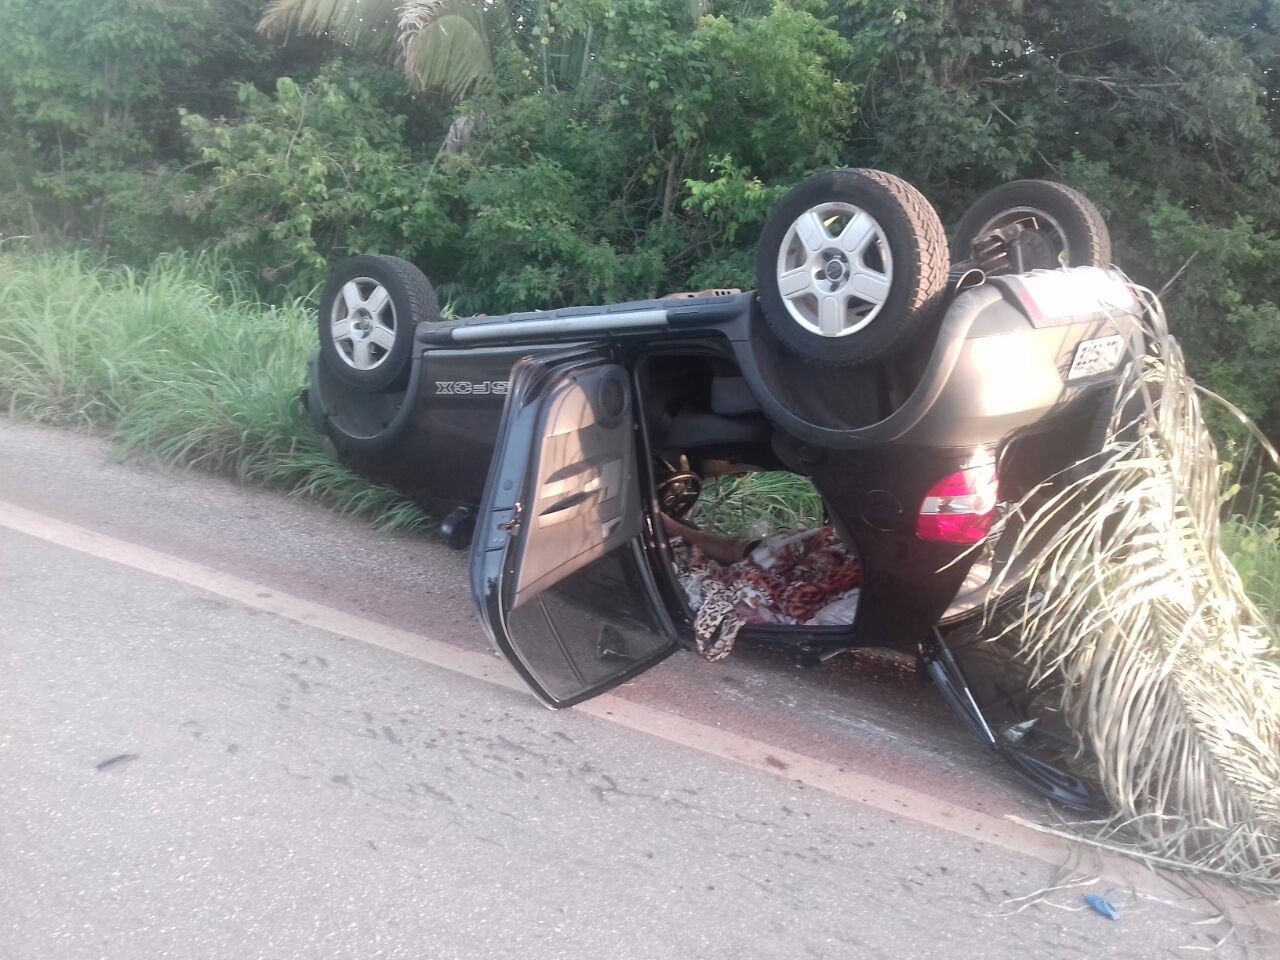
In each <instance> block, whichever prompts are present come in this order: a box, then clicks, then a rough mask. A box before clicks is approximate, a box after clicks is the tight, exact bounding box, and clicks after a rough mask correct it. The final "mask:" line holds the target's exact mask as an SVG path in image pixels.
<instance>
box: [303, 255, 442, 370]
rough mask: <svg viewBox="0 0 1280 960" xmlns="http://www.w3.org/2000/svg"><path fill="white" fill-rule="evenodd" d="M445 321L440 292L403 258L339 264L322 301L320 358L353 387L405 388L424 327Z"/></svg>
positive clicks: (376, 257) (362, 258)
mask: <svg viewBox="0 0 1280 960" xmlns="http://www.w3.org/2000/svg"><path fill="white" fill-rule="evenodd" d="M439 319H440V307H439V305H438V304H437V303H436V294H435V290H433V289H432V287H431V283H430V281H428V280H427V278H426V277H425V276H424V275H423V273H422V271H421V270H419V269H418V268H417V267H415V266H414V265H413V264H411V263H409V262H408V261H407V260H401V259H400V258H399V257H388V256H382V255H378V254H365V255H362V256H358V257H352V258H351V259H350V260H347V261H345V262H343V263H340V264H339V265H338V266H337V267H336V268H334V270H333V272H332V273H331V274H330V276H329V283H328V285H327V286H326V287H325V290H324V296H323V297H321V299H320V316H319V326H320V354H321V356H322V357H323V358H324V362H325V365H326V366H328V368H329V369H330V370H332V371H333V373H334V375H335V376H336V377H337V378H338V379H339V380H341V381H342V382H343V383H345V384H347V385H348V386H350V387H352V388H354V389H356V390H361V391H364V392H366V393H381V392H385V391H393V390H399V389H403V388H404V385H405V381H406V380H407V378H408V374H409V361H410V359H411V357H412V354H413V332H414V328H416V327H417V325H418V324H419V323H422V322H424V321H426V322H429V323H434V322H437V321H439Z"/></svg>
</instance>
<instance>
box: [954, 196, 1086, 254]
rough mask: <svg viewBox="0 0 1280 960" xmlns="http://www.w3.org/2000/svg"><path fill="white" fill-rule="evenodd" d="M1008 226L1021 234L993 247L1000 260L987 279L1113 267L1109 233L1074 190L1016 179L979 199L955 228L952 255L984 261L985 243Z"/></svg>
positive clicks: (1016, 233)
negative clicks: (1111, 265)
mask: <svg viewBox="0 0 1280 960" xmlns="http://www.w3.org/2000/svg"><path fill="white" fill-rule="evenodd" d="M1011 227H1021V229H1019V230H1016V231H1013V234H1014V235H1013V238H1012V239H1011V240H1009V241H1008V242H1007V243H1004V244H996V249H998V250H999V255H998V258H997V259H995V260H993V261H992V262H990V263H984V264H983V269H984V270H985V271H986V272H987V273H989V274H1002V273H1025V272H1026V271H1028V270H1054V269H1057V268H1059V267H1105V266H1108V265H1109V264H1110V263H1111V233H1110V231H1108V230H1107V225H1106V223H1105V222H1104V221H1103V219H1102V214H1101V213H1100V212H1099V210H1098V208H1097V207H1096V206H1094V205H1093V202H1092V201H1091V200H1089V198H1088V197H1086V196H1085V195H1084V194H1083V193H1080V192H1079V191H1078V190H1073V189H1071V188H1070V187H1068V186H1065V185H1063V184H1061V183H1053V182H1052V181H1049V180H1015V181H1013V182H1012V183H1006V184H1002V185H1001V186H998V187H996V188H995V189H994V190H990V191H988V192H987V193H985V194H983V195H982V196H981V197H979V198H978V200H977V201H976V202H975V203H974V204H973V206H971V207H970V208H969V209H968V210H967V211H966V212H965V215H964V216H963V217H961V218H960V223H959V224H958V225H957V226H956V232H955V237H954V239H953V242H952V255H953V257H954V258H955V259H956V261H961V260H968V259H970V258H974V257H977V258H978V259H983V256H982V255H983V251H984V249H985V246H986V244H987V241H988V238H992V237H996V236H998V235H999V234H1000V233H1001V231H1007V230H1008V228H1011Z"/></svg>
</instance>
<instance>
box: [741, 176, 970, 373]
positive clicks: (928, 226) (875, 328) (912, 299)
mask: <svg viewBox="0 0 1280 960" xmlns="http://www.w3.org/2000/svg"><path fill="white" fill-rule="evenodd" d="M948 268H949V263H948V257H947V242H946V233H945V232H944V230H943V228H942V223H941V222H940V221H939V220H938V214H937V213H936V212H935V211H934V209H933V207H932V206H931V205H930V204H929V202H928V201H927V200H926V199H925V198H924V197H923V196H922V195H921V194H920V192H919V191H918V190H916V189H915V188H914V187H913V186H911V185H910V184H909V183H907V182H906V181H904V180H900V179H898V178H897V177H895V176H892V175H890V174H887V173H882V172H881V171H879V170H830V171H827V172H826V173H820V174H818V175H817V176H815V177H810V178H809V179H808V180H804V181H802V182H801V183H799V184H797V185H796V186H795V187H794V188H793V189H792V190H791V191H790V192H789V193H788V194H787V195H786V196H784V197H783V198H782V200H781V201H780V202H779V203H778V205H777V206H776V207H775V208H774V210H773V212H772V213H771V214H770V215H769V219H768V221H766V223H765V225H764V229H763V230H762V231H761V234H760V249H759V253H758V257H757V261H756V276H757V281H758V283H759V292H758V296H759V298H760V305H761V307H762V309H763V312H764V317H765V321H766V322H767V323H768V324H769V328H770V329H771V330H772V331H773V332H774V334H776V335H777V337H778V339H779V340H781V341H782V342H783V344H785V345H786V346H787V347H788V348H790V349H791V350H792V351H793V352H795V353H797V354H799V355H801V356H803V357H808V358H809V359H811V360H816V361H818V362H819V363H826V364H839V365H847V364H859V363H870V362H872V361H875V360H879V359H881V358H883V357H886V356H889V355H891V354H893V353H896V352H898V351H899V350H902V349H903V348H904V347H906V346H907V345H908V344H909V343H911V341H912V339H913V338H914V337H915V336H916V335H917V334H918V333H919V332H920V331H921V329H922V328H923V327H924V325H925V324H926V322H927V321H928V320H929V319H930V317H931V315H932V313H933V311H934V309H935V307H936V306H937V304H938V302H939V300H940V299H941V296H942V294H943V291H944V290H945V288H946V282H947V270H948Z"/></svg>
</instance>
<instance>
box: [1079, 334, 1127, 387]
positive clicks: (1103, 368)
mask: <svg viewBox="0 0 1280 960" xmlns="http://www.w3.org/2000/svg"><path fill="white" fill-rule="evenodd" d="M1122 353H1124V337H1120V336H1112V337H1099V338H1098V339H1097V340H1084V341H1082V342H1081V343H1080V346H1078V347H1076V356H1075V359H1074V360H1072V361H1071V370H1070V371H1068V373H1067V380H1068V381H1070V380H1083V379H1084V378H1085V377H1096V376H1097V375H1098V374H1100V373H1110V372H1111V371H1112V370H1114V369H1115V368H1116V364H1117V363H1119V362H1120V355H1121V354H1122Z"/></svg>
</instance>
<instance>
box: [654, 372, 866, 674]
mask: <svg viewBox="0 0 1280 960" xmlns="http://www.w3.org/2000/svg"><path fill="white" fill-rule="evenodd" d="M842 374H843V372H842ZM636 394H637V397H638V403H639V406H640V408H641V410H642V418H641V420H642V429H643V430H644V432H645V436H646V438H647V440H648V447H649V451H650V453H651V454H652V457H651V461H650V465H649V466H650V471H651V476H650V489H652V490H653V491H654V496H655V499H656V500H657V503H658V507H659V509H660V510H661V511H662V512H663V513H664V514H666V515H667V516H669V517H671V518H673V519H676V520H678V521H680V522H681V523H682V524H684V525H687V526H691V527H694V528H695V529H698V528H700V527H701V526H702V522H703V521H704V520H705V516H706V511H705V510H700V509H699V506H698V503H699V497H698V493H699V490H701V491H702V497H703V498H704V501H703V502H704V503H705V498H707V497H712V496H714V495H715V493H714V490H713V485H716V483H717V478H721V477H732V476H737V475H743V474H748V473H755V472H765V471H785V472H791V473H799V471H797V470H794V469H792V467H791V466H789V465H788V464H787V463H786V462H784V460H783V459H782V457H781V456H780V455H779V453H778V451H777V450H776V449H775V447H774V444H773V434H774V428H773V425H772V424H771V423H770V422H769V420H768V419H767V418H766V417H765V415H764V413H763V412H762V411H761V409H760V407H759V405H758V404H757V403H756V401H755V398H754V397H753V396H752V394H751V392H750V390H749V389H748V387H747V384H746V382H745V380H744V379H743V377H742V375H741V373H740V371H739V370H738V369H737V367H736V365H735V364H734V363H733V362H732V361H731V360H729V359H727V358H725V357H723V356H722V355H719V354H713V353H710V352H707V353H703V354H699V353H691V352H689V351H687V350H681V351H674V350H669V351H656V352H654V353H652V354H649V355H648V356H646V357H644V358H643V359H642V360H641V361H640V362H639V363H638V364H637V366H636ZM654 527H655V530H656V531H657V538H658V540H659V550H660V553H661V554H662V555H663V556H664V558H665V559H666V560H667V563H666V566H667V568H668V570H669V571H670V574H671V578H672V581H673V583H672V586H674V587H675V588H676V594H677V595H678V596H680V597H681V598H682V599H683V600H684V601H685V609H686V611H687V612H688V613H689V614H690V616H691V617H692V610H691V609H690V607H689V605H688V602H687V599H688V598H687V591H686V589H685V586H686V585H687V583H688V577H689V576H690V575H691V574H690V573H689V572H688V566H687V560H688V548H687V547H681V546H677V547H675V548H674V549H673V546H672V544H671V543H670V541H669V540H668V538H667V536H666V534H665V532H663V530H662V524H661V523H655V525H654ZM714 532H716V533H720V534H724V535H728V536H733V537H744V538H750V539H754V538H758V537H760V536H761V535H762V534H765V533H782V532H785V531H782V530H761V529H760V528H759V527H758V526H755V527H751V528H744V529H733V528H726V527H725V526H724V525H723V524H721V525H720V526H719V527H718V528H716V529H715V530H714ZM846 547H847V548H848V549H849V552H850V553H851V554H853V555H854V556H855V557H856V552H855V550H854V546H853V545H852V544H848V543H846ZM854 616H855V606H854V605H853V604H844V605H843V606H842V607H840V608H839V611H838V612H836V613H833V614H830V615H828V616H826V617H820V618H819V619H820V620H821V622H820V623H812V624H802V623H748V624H747V625H746V626H745V627H744V628H743V632H742V634H741V635H742V636H745V637H752V638H754V639H757V640H762V641H764V642H766V643H767V642H770V641H773V642H775V643H776V644H777V645H779V646H783V647H785V648H787V649H789V650H791V651H792V652H798V653H799V655H802V656H804V657H806V658H813V657H815V656H816V657H818V658H819V659H825V657H826V656H830V655H833V654H834V653H837V652H840V651H841V650H843V649H847V645H844V644H842V643H841V639H842V638H847V637H848V636H849V635H850V634H851V627H852V624H853V620H854Z"/></svg>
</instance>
